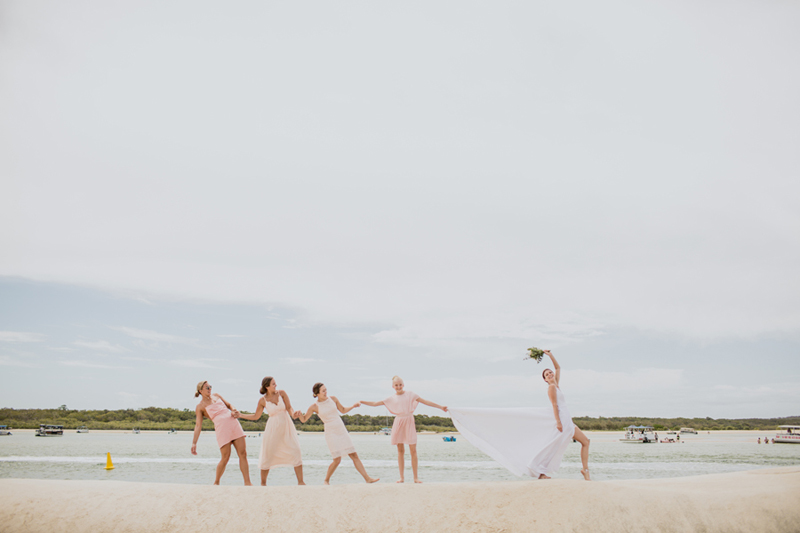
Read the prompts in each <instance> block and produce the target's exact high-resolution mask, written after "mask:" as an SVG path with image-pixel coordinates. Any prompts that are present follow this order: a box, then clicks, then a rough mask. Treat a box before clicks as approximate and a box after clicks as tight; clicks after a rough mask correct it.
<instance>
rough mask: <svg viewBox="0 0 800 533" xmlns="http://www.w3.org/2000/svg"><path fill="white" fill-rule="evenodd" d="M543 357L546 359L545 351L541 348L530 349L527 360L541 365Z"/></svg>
mask: <svg viewBox="0 0 800 533" xmlns="http://www.w3.org/2000/svg"><path fill="white" fill-rule="evenodd" d="M542 357H544V350H540V349H539V348H528V356H527V357H525V359H535V360H536V362H537V363H541V362H542Z"/></svg>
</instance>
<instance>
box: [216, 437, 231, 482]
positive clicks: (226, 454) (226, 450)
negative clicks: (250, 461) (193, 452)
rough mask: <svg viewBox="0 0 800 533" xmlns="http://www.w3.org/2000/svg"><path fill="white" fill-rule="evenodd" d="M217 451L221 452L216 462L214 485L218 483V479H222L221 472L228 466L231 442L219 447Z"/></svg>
mask: <svg viewBox="0 0 800 533" xmlns="http://www.w3.org/2000/svg"><path fill="white" fill-rule="evenodd" d="M219 453H221V454H222V457H221V458H220V460H219V463H218V464H217V479H215V480H214V485H219V480H220V479H222V474H224V473H225V467H226V466H228V459H230V458H231V443H230V442H229V443H228V444H226V445H225V446H223V447H222V448H220V449H219Z"/></svg>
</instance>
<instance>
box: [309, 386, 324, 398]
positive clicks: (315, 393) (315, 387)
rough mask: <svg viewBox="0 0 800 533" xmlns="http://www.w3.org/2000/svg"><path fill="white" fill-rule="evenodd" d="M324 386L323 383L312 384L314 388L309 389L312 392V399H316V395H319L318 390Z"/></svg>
mask: <svg viewBox="0 0 800 533" xmlns="http://www.w3.org/2000/svg"><path fill="white" fill-rule="evenodd" d="M324 385H325V384H324V383H314V386H313V387H311V392H313V393H314V398H316V397H317V394H319V390H320V389H321V388H322V387H323V386H324Z"/></svg>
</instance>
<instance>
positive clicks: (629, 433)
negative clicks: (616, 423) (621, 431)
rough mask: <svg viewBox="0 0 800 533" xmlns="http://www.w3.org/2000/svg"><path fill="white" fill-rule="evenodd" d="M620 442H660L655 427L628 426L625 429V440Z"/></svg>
mask: <svg viewBox="0 0 800 533" xmlns="http://www.w3.org/2000/svg"><path fill="white" fill-rule="evenodd" d="M619 440H620V442H635V443H639V442H641V443H643V444H647V443H650V442H658V441H657V440H656V436H655V434H654V433H653V426H633V425H631V426H628V427H626V428H625V438H624V439H619Z"/></svg>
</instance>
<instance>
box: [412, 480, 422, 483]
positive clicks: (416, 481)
mask: <svg viewBox="0 0 800 533" xmlns="http://www.w3.org/2000/svg"><path fill="white" fill-rule="evenodd" d="M414 483H422V481H420V480H419V479H415V480H414Z"/></svg>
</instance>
